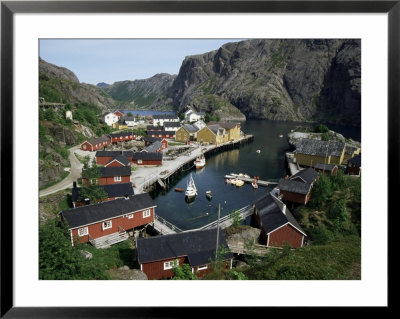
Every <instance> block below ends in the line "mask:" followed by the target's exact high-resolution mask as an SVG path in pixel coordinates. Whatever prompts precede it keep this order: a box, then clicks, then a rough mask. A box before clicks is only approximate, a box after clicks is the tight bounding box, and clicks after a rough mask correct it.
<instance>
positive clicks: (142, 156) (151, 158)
mask: <svg viewBox="0 0 400 319" xmlns="http://www.w3.org/2000/svg"><path fill="white" fill-rule="evenodd" d="M162 159H163V153H162V152H154V153H149V152H136V153H133V156H132V162H133V163H135V164H136V165H162Z"/></svg>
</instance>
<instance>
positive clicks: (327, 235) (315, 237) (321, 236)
mask: <svg viewBox="0 0 400 319" xmlns="http://www.w3.org/2000/svg"><path fill="white" fill-rule="evenodd" d="M309 233H310V235H311V239H312V242H313V244H314V245H325V244H327V243H329V242H331V241H333V240H334V239H335V236H334V234H333V233H332V232H331V231H330V230H329V229H327V228H326V226H325V225H324V224H321V225H319V226H318V227H316V228H314V229H310V230H309Z"/></svg>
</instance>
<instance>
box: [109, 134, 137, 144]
mask: <svg viewBox="0 0 400 319" xmlns="http://www.w3.org/2000/svg"><path fill="white" fill-rule="evenodd" d="M108 137H109V138H110V140H111V143H114V144H116V143H118V142H127V141H132V140H134V139H136V134H134V133H133V132H131V131H125V132H119V133H113V134H108Z"/></svg>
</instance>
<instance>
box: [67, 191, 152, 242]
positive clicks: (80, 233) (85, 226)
mask: <svg viewBox="0 0 400 319" xmlns="http://www.w3.org/2000/svg"><path fill="white" fill-rule="evenodd" d="M156 207H157V206H156V205H155V204H154V202H153V200H152V199H151V197H150V195H149V194H148V193H143V194H139V195H134V196H128V197H126V198H122V199H115V200H110V201H107V202H102V203H98V204H91V205H85V206H81V207H77V208H72V209H68V210H64V211H62V212H60V217H61V220H62V221H66V222H67V223H68V229H69V231H70V235H71V244H72V246H74V245H76V244H78V243H85V242H88V241H89V242H90V243H91V244H92V245H93V246H95V247H96V248H102V247H107V246H110V245H112V244H115V243H118V242H121V241H124V240H126V239H127V238H128V237H129V236H128V234H127V231H128V230H131V229H135V228H138V227H143V226H145V225H147V224H150V223H153V222H154V214H155V208H156Z"/></svg>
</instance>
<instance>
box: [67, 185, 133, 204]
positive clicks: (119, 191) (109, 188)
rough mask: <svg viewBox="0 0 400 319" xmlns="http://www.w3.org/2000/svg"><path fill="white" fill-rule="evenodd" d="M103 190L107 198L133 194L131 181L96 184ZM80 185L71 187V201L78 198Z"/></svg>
mask: <svg viewBox="0 0 400 319" xmlns="http://www.w3.org/2000/svg"><path fill="white" fill-rule="evenodd" d="M98 187H101V188H103V189H104V190H105V192H106V193H107V198H110V197H122V196H125V195H128V196H132V195H134V191H133V187H132V184H131V183H118V184H109V185H98ZM80 190H81V187H76V188H73V189H72V201H73V202H76V201H78V200H79V193H80Z"/></svg>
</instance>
